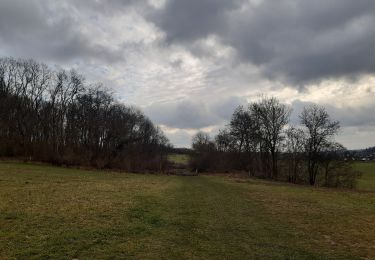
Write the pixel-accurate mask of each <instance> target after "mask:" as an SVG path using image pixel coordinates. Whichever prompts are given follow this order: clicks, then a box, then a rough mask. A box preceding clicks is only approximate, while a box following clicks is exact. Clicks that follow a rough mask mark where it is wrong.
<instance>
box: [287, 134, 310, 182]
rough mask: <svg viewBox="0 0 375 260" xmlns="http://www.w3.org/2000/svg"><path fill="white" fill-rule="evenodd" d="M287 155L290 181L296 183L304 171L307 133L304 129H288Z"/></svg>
mask: <svg viewBox="0 0 375 260" xmlns="http://www.w3.org/2000/svg"><path fill="white" fill-rule="evenodd" d="M286 136H287V138H286V156H287V159H288V161H289V165H288V166H289V167H288V181H289V182H293V183H296V182H297V179H298V175H299V173H300V172H302V169H301V168H302V162H303V153H304V148H305V139H306V138H305V134H304V132H303V130H302V129H298V128H295V127H291V128H289V129H288V130H287V131H286Z"/></svg>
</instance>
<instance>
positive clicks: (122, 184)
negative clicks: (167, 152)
mask: <svg viewBox="0 0 375 260" xmlns="http://www.w3.org/2000/svg"><path fill="white" fill-rule="evenodd" d="M374 166H375V164H361V163H358V164H357V165H356V168H357V169H359V170H362V171H364V175H363V179H362V180H360V182H359V187H358V190H356V191H349V190H337V189H336V190H335V189H327V188H312V187H308V186H301V185H290V184H286V183H279V182H272V181H264V180H258V179H244V178H238V177H234V176H230V175H220V176H205V175H202V176H198V177H179V176H166V175H142V174H127V173H119V172H106V171H89V170H77V169H68V168H58V167H52V166H47V165H38V164H24V163H17V162H1V163H0V259H40V258H44V259H45V258H51V259H73V258H76V259H93V258H99V259H103V258H105V259H111V258H112V259H114V258H136V259H140V258H141V259H144V258H152V259H155V258H160V259H176V258H178V259H245V258H246V259H249V258H250V259H254V258H255V259H256V258H258V259H269V258H272V259H374V258H375V188H374V187H375V186H374V184H375V178H374V176H375V171H374V169H375V167H374Z"/></svg>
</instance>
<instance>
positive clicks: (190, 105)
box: [145, 96, 246, 129]
mask: <svg viewBox="0 0 375 260" xmlns="http://www.w3.org/2000/svg"><path fill="white" fill-rule="evenodd" d="M244 103H246V100H245V99H243V98H240V97H235V96H233V97H224V98H222V99H221V100H220V101H213V102H209V101H205V102H200V101H188V100H183V101H180V102H171V103H163V104H153V105H151V106H149V107H146V108H145V113H146V114H147V115H148V116H150V118H151V119H152V120H153V121H154V122H155V123H157V124H162V125H165V126H167V127H170V128H180V129H194V128H195V129H197V128H204V127H209V126H214V125H220V124H225V123H227V122H228V120H229V119H230V117H231V115H232V113H233V111H234V109H235V108H236V107H237V106H239V105H241V104H244Z"/></svg>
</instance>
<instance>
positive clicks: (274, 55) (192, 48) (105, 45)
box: [0, 0, 375, 148]
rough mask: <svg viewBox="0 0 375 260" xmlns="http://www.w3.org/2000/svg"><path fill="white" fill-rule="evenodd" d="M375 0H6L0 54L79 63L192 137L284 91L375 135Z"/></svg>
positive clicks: (360, 134)
mask: <svg viewBox="0 0 375 260" xmlns="http://www.w3.org/2000/svg"><path fill="white" fill-rule="evenodd" d="M374 25H375V1H374V0H314V1H311V0H267V1H266V0H148V1H146V0H144V1H142V0H65V1H63V0H61V1H49V0H0V56H11V57H19V58H34V59H36V60H38V61H41V62H45V63H47V64H49V65H51V66H56V67H61V68H67V69H69V68H75V69H77V70H78V71H80V72H81V73H82V74H84V75H85V76H86V78H87V81H90V82H97V81H100V82H103V83H104V84H105V85H106V86H107V87H110V88H112V89H113V90H114V91H115V93H116V95H117V97H118V98H119V99H121V101H123V102H125V103H128V104H134V105H136V106H138V107H140V108H142V109H143V111H145V113H146V114H147V115H148V116H149V117H150V118H151V119H152V120H153V121H154V122H155V123H157V124H159V125H160V126H161V127H162V129H163V130H164V131H165V133H166V134H167V136H168V137H169V138H170V140H171V141H172V143H174V145H175V146H178V147H182V146H189V144H190V139H191V135H192V134H194V133H195V132H196V131H198V130H203V131H206V132H209V133H212V134H214V133H216V131H217V130H218V129H219V128H220V127H222V126H224V125H225V124H226V123H227V122H228V120H229V118H230V116H231V113H232V111H233V110H234V109H235V107H237V106H238V105H240V104H246V102H250V101H253V100H257V99H258V98H259V96H260V95H262V94H266V95H268V96H276V97H278V98H279V99H280V100H282V101H283V102H285V103H288V104H290V105H291V106H292V107H293V109H294V112H293V115H292V122H293V123H295V124H296V123H298V113H299V112H300V111H301V109H302V108H303V107H304V106H305V105H306V104H310V103H317V104H320V105H324V106H326V107H327V109H328V111H329V112H330V114H331V116H332V117H333V118H335V119H337V120H339V121H340V122H341V125H342V131H341V133H340V136H339V137H338V138H337V139H338V140H339V141H341V142H342V143H343V144H344V145H345V146H347V147H348V148H361V147H368V146H372V145H375V26H374Z"/></svg>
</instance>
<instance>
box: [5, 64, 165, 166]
mask: <svg viewBox="0 0 375 260" xmlns="http://www.w3.org/2000/svg"><path fill="white" fill-rule="evenodd" d="M167 146H168V140H167V138H166V137H165V136H164V134H163V133H162V131H161V130H160V129H159V128H158V127H156V126H154V125H153V123H152V122H151V121H150V120H149V119H148V118H147V117H146V116H145V115H143V114H142V113H141V112H140V111H139V110H138V109H136V108H134V107H130V106H126V105H123V104H120V103H119V102H116V100H115V99H114V97H113V95H112V94H111V93H110V92H109V91H107V90H106V89H105V88H103V86H101V85H99V84H97V85H90V84H86V82H85V80H84V78H83V76H82V75H80V74H79V73H77V72H76V71H74V70H71V71H65V70H57V71H56V70H52V69H51V68H49V67H48V66H46V65H45V64H41V63H38V62H36V61H34V60H21V59H12V58H1V59H0V156H6V157H19V158H20V157H21V158H25V159H27V160H38V161H45V162H51V163H56V164H66V165H84V166H94V167H99V168H104V167H106V168H120V169H124V170H131V171H145V170H158V171H159V170H162V169H163V168H164V167H165V161H166V152H165V151H166V148H167Z"/></svg>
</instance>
